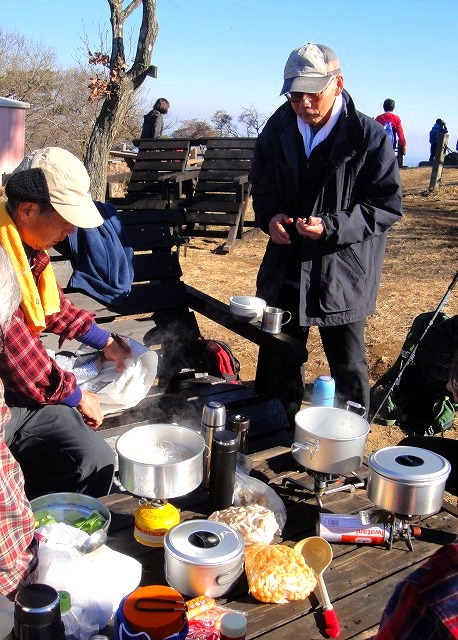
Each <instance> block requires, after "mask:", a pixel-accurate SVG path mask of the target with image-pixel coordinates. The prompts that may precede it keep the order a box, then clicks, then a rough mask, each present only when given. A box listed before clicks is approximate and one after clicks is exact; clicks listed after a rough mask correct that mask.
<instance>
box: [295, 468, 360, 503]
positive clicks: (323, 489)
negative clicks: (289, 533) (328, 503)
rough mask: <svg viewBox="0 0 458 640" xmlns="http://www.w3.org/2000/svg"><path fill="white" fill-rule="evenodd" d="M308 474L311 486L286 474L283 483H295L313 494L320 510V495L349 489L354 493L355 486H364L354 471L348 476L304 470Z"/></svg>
mask: <svg viewBox="0 0 458 640" xmlns="http://www.w3.org/2000/svg"><path fill="white" fill-rule="evenodd" d="M306 471H307V473H308V475H309V476H311V477H312V478H313V486H311V485H309V484H305V483H304V482H301V481H300V480H296V478H292V477H291V476H288V477H286V478H284V479H283V485H285V484H286V483H288V482H289V483H291V484H295V485H297V486H298V487H301V489H303V490H305V491H308V492H309V493H311V494H314V496H315V498H316V501H317V502H318V505H319V507H320V511H322V510H323V502H322V497H323V496H324V495H328V494H331V493H338V492H340V491H350V492H351V493H354V492H355V490H356V489H357V488H362V487H364V480H362V479H361V478H359V477H358V476H357V475H356V473H355V472H354V471H352V472H351V473H350V474H349V475H348V476H344V475H336V474H334V473H320V472H319V471H312V470H310V469H307V470H306Z"/></svg>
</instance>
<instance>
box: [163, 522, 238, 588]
mask: <svg viewBox="0 0 458 640" xmlns="http://www.w3.org/2000/svg"><path fill="white" fill-rule="evenodd" d="M244 551H245V543H244V540H243V538H242V536H241V535H240V533H238V532H237V531H235V530H234V529H232V528H231V527H229V526H227V525H226V524H224V523H222V522H215V521H212V520H204V519H196V520H186V521H184V522H182V523H180V524H177V525H176V526H175V527H172V529H169V531H167V533H166V534H165V538H164V552H165V553H164V557H165V579H166V580H167V583H168V584H169V585H170V586H171V587H173V588H174V589H176V590H177V591H179V592H180V593H183V594H184V595H187V596H200V595H206V596H210V597H212V598H219V597H221V596H222V595H224V594H225V593H227V592H228V591H229V590H230V589H231V588H232V587H233V586H234V585H235V583H236V582H237V580H238V578H239V577H240V576H241V574H242V572H243V559H244Z"/></svg>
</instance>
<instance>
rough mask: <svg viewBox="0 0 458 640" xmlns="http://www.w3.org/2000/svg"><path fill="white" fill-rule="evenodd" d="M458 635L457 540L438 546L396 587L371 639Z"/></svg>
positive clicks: (430, 639)
mask: <svg viewBox="0 0 458 640" xmlns="http://www.w3.org/2000/svg"><path fill="white" fill-rule="evenodd" d="M452 638H458V543H453V544H447V545H445V546H444V547H441V548H440V549H439V550H438V551H436V553H435V554H434V555H432V556H431V558H429V560H427V561H426V562H425V563H424V564H422V565H421V566H420V567H419V568H418V569H417V570H416V571H414V572H413V573H411V574H410V575H409V576H407V578H405V580H403V581H402V582H401V583H400V584H398V586H397V587H396V589H395V591H394V593H393V595H392V596H391V598H390V600H389V602H388V604H387V606H386V609H385V611H384V613H383V617H382V622H381V623H380V629H379V632H378V633H377V635H376V636H375V638H374V640H451V639H452Z"/></svg>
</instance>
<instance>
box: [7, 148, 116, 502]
mask: <svg viewBox="0 0 458 640" xmlns="http://www.w3.org/2000/svg"><path fill="white" fill-rule="evenodd" d="M89 186H90V180H89V175H88V173H87V171H86V169H85V167H84V165H83V164H82V162H81V161H80V160H78V158H76V157H75V156H74V155H72V154H71V153H69V152H68V151H65V150H64V149H60V148H58V147H47V148H44V149H38V150H37V151H34V152H32V153H31V154H30V155H28V156H26V157H25V158H24V160H23V161H22V163H21V164H20V165H19V166H18V167H17V168H16V169H15V171H14V172H13V174H12V175H11V177H10V179H9V180H8V182H7V184H6V187H5V192H6V196H7V198H8V200H7V202H6V203H1V205H0V244H2V245H3V247H4V248H5V250H6V251H7V253H8V255H9V257H10V259H11V262H12V263H13V266H14V268H15V271H16V273H17V276H18V280H19V285H20V289H21V294H22V301H21V305H20V308H19V310H18V311H16V313H15V314H14V315H13V318H12V320H11V322H10V324H9V326H8V328H7V329H6V330H4V331H3V335H2V350H1V353H0V377H1V379H2V380H3V383H4V386H5V398H6V402H7V404H8V405H9V407H10V409H11V419H10V421H9V422H8V424H7V425H6V428H5V441H6V443H7V445H8V446H9V448H10V450H11V452H12V453H13V455H14V457H15V458H16V459H17V461H18V462H19V463H20V465H21V467H22V470H23V473H24V477H25V489H26V493H27V497H28V498H29V499H32V498H35V497H36V496H40V495H43V494H46V493H50V492H55V491H77V492H81V493H87V494H89V495H92V496H95V497H98V496H101V495H105V494H107V493H109V491H110V488H111V483H112V480H113V473H114V462H115V460H114V454H113V452H112V450H111V448H110V447H109V445H108V444H107V443H106V442H105V441H104V439H103V438H101V437H100V436H99V435H98V434H96V433H95V430H96V429H97V428H98V427H99V426H100V424H101V423H102V420H103V414H102V411H101V407H100V402H99V400H98V398H97V396H96V395H95V394H92V393H89V392H87V391H82V390H81V389H80V387H79V386H78V385H77V383H76V379H75V376H74V375H73V374H72V373H69V372H67V371H64V370H62V369H61V368H60V367H59V366H58V365H57V363H56V361H55V360H54V359H53V358H51V357H50V356H49V355H48V353H47V351H46V350H45V348H44V346H43V344H42V342H41V340H40V333H41V331H43V330H44V329H46V331H48V332H51V333H55V334H57V335H58V336H59V346H61V345H62V343H63V342H64V340H72V339H77V340H79V341H80V342H82V343H84V344H87V345H90V346H91V347H93V348H94V349H100V350H103V352H104V355H105V357H106V358H107V360H111V361H113V362H115V363H116V366H117V368H118V370H120V371H122V370H123V368H124V359H125V358H126V351H125V350H124V348H123V347H122V346H121V345H120V344H119V343H118V341H116V340H115V339H114V338H113V336H111V335H110V334H109V333H108V332H107V331H105V330H103V329H101V328H99V327H98V326H97V325H96V324H95V322H94V316H93V314H90V313H88V312H87V311H83V310H80V309H78V308H77V307H75V306H74V305H73V304H72V303H71V302H70V301H69V300H68V299H67V298H66V297H65V296H64V295H63V292H62V290H61V289H60V287H59V286H58V285H57V283H56V279H55V276H54V272H53V270H52V267H51V264H50V260H49V256H48V254H47V252H46V250H47V249H50V248H51V247H52V246H54V245H55V244H56V243H58V242H60V241H62V240H63V239H64V238H65V237H66V236H67V235H69V234H70V233H73V230H74V227H75V226H80V227H83V228H92V227H97V226H99V225H100V224H102V222H103V219H102V217H101V216H100V214H99V212H98V210H97V208H96V206H95V205H94V203H93V201H92V199H91V196H90V194H89Z"/></svg>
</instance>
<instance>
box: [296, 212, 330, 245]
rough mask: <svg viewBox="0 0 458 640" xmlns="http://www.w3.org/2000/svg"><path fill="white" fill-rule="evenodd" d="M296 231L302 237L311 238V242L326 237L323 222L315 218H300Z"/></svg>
mask: <svg viewBox="0 0 458 640" xmlns="http://www.w3.org/2000/svg"><path fill="white" fill-rule="evenodd" d="M296 229H297V232H298V233H299V235H300V236H303V237H304V238H310V239H311V240H320V239H321V238H324V236H325V235H326V229H325V227H324V222H323V220H322V219H321V218H316V217H314V216H310V217H308V218H298V220H297V222H296Z"/></svg>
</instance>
